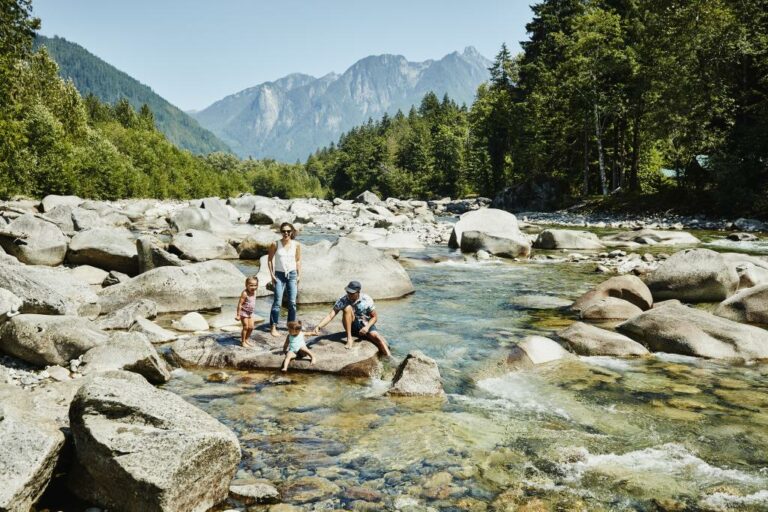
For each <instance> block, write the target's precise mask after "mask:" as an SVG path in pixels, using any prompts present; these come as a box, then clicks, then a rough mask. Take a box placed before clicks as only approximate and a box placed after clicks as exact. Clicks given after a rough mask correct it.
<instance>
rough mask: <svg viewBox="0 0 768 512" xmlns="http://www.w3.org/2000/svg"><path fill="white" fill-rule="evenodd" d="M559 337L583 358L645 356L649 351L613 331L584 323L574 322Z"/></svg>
mask: <svg viewBox="0 0 768 512" xmlns="http://www.w3.org/2000/svg"><path fill="white" fill-rule="evenodd" d="M557 335H558V336H559V337H560V338H561V339H562V340H564V341H565V342H566V343H567V344H568V346H569V347H571V349H572V350H573V351H574V352H576V353H577V354H579V355H581V356H617V357H630V356H644V355H646V354H648V349H647V348H645V347H644V346H642V345H641V344H640V343H637V342H636V341H634V340H632V339H630V338H628V337H626V336H624V335H622V334H619V333H616V332H613V331H608V330H606V329H601V328H599V327H595V326H593V325H589V324H585V323H582V322H574V323H573V324H571V325H570V326H568V327H567V328H565V329H563V330H561V331H558V333H557Z"/></svg>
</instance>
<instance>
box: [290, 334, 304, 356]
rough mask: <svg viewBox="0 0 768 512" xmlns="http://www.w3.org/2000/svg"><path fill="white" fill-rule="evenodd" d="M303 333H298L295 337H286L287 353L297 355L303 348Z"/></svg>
mask: <svg viewBox="0 0 768 512" xmlns="http://www.w3.org/2000/svg"><path fill="white" fill-rule="evenodd" d="M305 346H306V343H305V342H304V333H303V332H300V333H299V334H297V335H296V336H292V335H290V334H289V335H288V352H293V353H294V354H296V353H298V351H299V349H301V348H302V347H305Z"/></svg>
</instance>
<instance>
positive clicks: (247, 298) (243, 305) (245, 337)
mask: <svg viewBox="0 0 768 512" xmlns="http://www.w3.org/2000/svg"><path fill="white" fill-rule="evenodd" d="M258 289H259V280H258V278H257V277H256V276H251V277H249V278H247V279H246V280H245V290H243V293H241V294H240V301H239V302H238V303H237V313H236V314H235V320H239V321H240V322H241V323H242V324H243V330H242V332H240V346H242V347H247V348H253V343H251V341H250V337H251V333H252V332H253V308H254V306H256V290H258Z"/></svg>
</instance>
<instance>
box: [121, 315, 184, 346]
mask: <svg viewBox="0 0 768 512" xmlns="http://www.w3.org/2000/svg"><path fill="white" fill-rule="evenodd" d="M130 331H131V332H139V333H141V334H143V335H144V336H146V337H147V339H148V340H149V341H150V343H156V344H162V343H168V342H169V341H173V340H175V339H176V338H178V337H179V336H178V335H177V334H176V333H175V332H173V331H169V330H168V329H164V328H163V327H160V326H159V325H157V324H156V323H155V322H153V321H152V320H147V319H146V318H137V319H136V321H135V322H134V323H133V325H132V326H131V329H130Z"/></svg>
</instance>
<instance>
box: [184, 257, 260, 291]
mask: <svg viewBox="0 0 768 512" xmlns="http://www.w3.org/2000/svg"><path fill="white" fill-rule="evenodd" d="M187 268H188V269H189V270H190V271H192V272H195V273H197V275H198V276H200V280H201V281H202V282H203V284H204V285H205V286H206V287H207V288H208V289H209V290H211V291H213V292H214V293H215V294H216V295H218V296H219V297H221V298H224V297H239V296H240V294H241V293H243V289H244V288H245V278H246V275H245V274H243V273H242V272H241V271H240V269H239V268H237V267H236V266H235V265H234V264H232V263H230V262H228V261H221V260H211V261H203V262H200V263H194V264H192V265H189V266H188V267H187ZM264 284H265V282H262V286H263V285H264Z"/></svg>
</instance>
